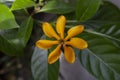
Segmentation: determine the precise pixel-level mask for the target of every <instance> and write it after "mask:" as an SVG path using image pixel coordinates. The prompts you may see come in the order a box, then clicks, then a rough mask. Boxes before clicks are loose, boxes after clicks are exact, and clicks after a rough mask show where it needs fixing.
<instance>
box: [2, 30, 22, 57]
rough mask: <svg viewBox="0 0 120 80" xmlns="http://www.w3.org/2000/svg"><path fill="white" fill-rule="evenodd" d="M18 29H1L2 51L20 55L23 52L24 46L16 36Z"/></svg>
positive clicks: (7, 53) (11, 54)
mask: <svg viewBox="0 0 120 80" xmlns="http://www.w3.org/2000/svg"><path fill="white" fill-rule="evenodd" d="M16 36H17V30H14V29H10V30H1V31H0V51H2V52H4V53H5V54H6V55H10V56H19V55H22V54H23V47H22V46H21V44H20V41H19V39H17V38H16Z"/></svg>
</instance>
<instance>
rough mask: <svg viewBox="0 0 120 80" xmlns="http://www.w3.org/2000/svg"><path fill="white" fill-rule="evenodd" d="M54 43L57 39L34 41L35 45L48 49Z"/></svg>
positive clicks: (56, 42)
mask: <svg viewBox="0 0 120 80" xmlns="http://www.w3.org/2000/svg"><path fill="white" fill-rule="evenodd" d="M55 44H59V42H58V41H50V40H38V41H37V42H36V46H37V47H38V48H41V49H48V48H50V47H52V46H53V45H55Z"/></svg>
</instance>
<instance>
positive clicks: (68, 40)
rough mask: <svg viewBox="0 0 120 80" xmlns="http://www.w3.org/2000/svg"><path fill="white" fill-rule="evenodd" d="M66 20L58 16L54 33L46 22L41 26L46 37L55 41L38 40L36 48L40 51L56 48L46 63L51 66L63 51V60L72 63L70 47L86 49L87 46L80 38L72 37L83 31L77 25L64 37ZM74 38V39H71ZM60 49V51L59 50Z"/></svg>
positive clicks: (72, 57) (73, 54) (72, 53)
mask: <svg viewBox="0 0 120 80" xmlns="http://www.w3.org/2000/svg"><path fill="white" fill-rule="evenodd" d="M65 23H66V18H65V17H64V16H60V17H59V18H58V19H57V22H56V31H57V33H58V34H57V33H56V31H54V29H53V28H52V26H51V24H49V23H48V22H44V23H43V25H42V28H43V31H44V33H45V35H46V36H48V37H50V38H56V40H54V41H51V40H38V41H37V42H36V46H37V47H38V48H41V49H49V48H51V47H52V46H54V45H57V47H56V48H55V49H54V50H53V51H52V52H51V53H50V54H49V56H48V63H49V64H52V63H54V62H56V61H57V60H58V59H59V57H60V55H61V51H62V50H63V53H64V56H65V59H66V61H67V62H69V63H74V61H75V53H74V50H73V49H72V47H75V48H78V49H85V48H87V46H88V44H87V42H86V41H84V40H83V39H81V38H77V37H74V36H76V35H78V34H80V33H81V32H83V30H84V26H83V25H77V26H74V27H72V28H71V29H69V30H68V32H67V36H66V37H64V29H65ZM73 37H74V38H73ZM61 49H62V50H61Z"/></svg>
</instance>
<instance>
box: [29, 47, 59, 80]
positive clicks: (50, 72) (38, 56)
mask: <svg viewBox="0 0 120 80" xmlns="http://www.w3.org/2000/svg"><path fill="white" fill-rule="evenodd" d="M47 56H48V51H47V50H41V49H38V48H37V47H36V48H35V50H34V53H33V55H32V60H31V69H32V74H33V77H34V80H58V74H59V62H58V61H57V62H56V63H54V64H52V65H49V64H48V62H47Z"/></svg>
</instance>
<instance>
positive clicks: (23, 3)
mask: <svg viewBox="0 0 120 80" xmlns="http://www.w3.org/2000/svg"><path fill="white" fill-rule="evenodd" d="M34 5H35V2H34V1H33V0H15V2H14V3H13V4H12V7H11V10H18V9H24V8H27V7H32V6H34Z"/></svg>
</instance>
